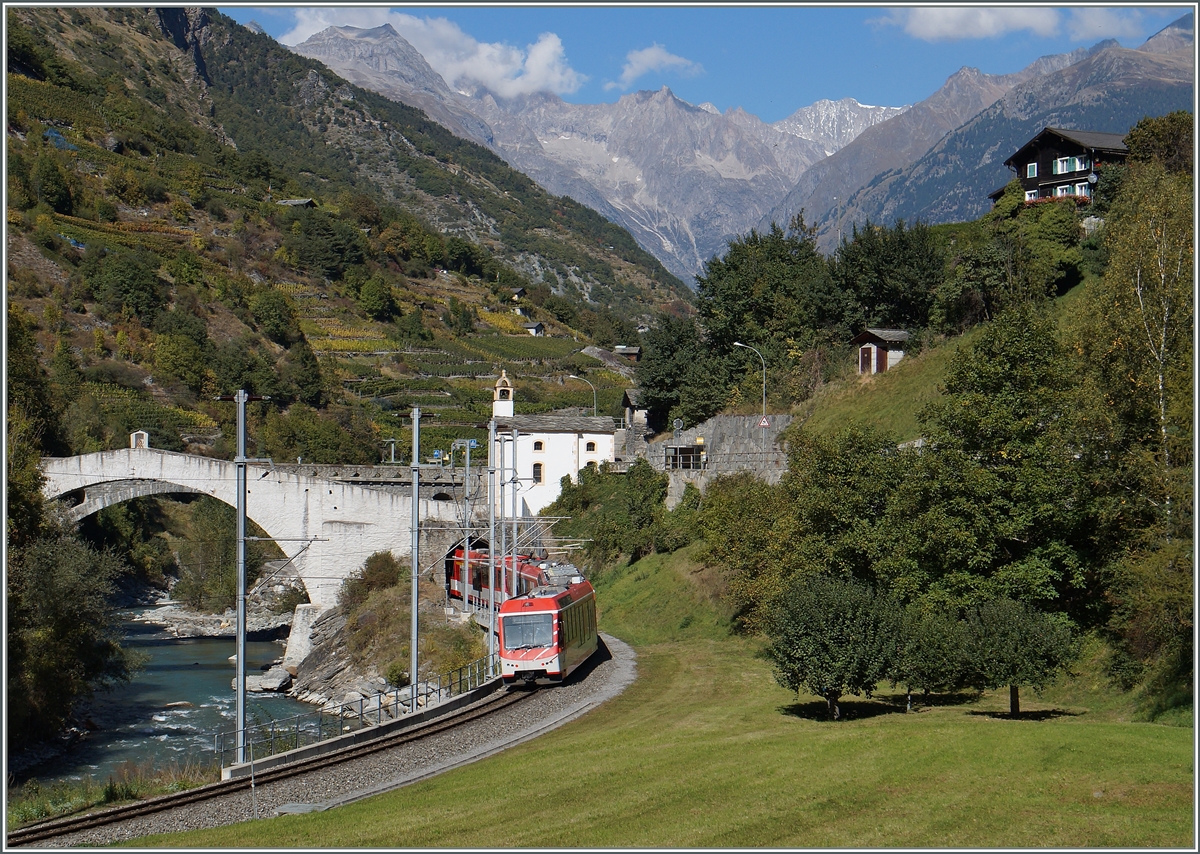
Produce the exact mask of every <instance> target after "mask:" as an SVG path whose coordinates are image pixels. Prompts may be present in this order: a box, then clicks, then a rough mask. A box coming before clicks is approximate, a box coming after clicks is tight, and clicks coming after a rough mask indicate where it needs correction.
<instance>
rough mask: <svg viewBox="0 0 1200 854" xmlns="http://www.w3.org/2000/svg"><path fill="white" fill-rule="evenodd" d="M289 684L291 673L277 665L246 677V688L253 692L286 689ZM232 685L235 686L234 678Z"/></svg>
mask: <svg viewBox="0 0 1200 854" xmlns="http://www.w3.org/2000/svg"><path fill="white" fill-rule="evenodd" d="M291 684H292V674H290V673H288V672H287V671H286V670H284V669H283V668H282V667H279V666H278V665H276V666H274V667H272V668H271V669H270V670H268V671H267V672H266V673H262V674H258V675H254V676H247V677H246V690H247V691H251V692H254V693H260V692H263V691H286V690H287V689H288V688H289V687H290V686H291ZM233 687H234V688H237V679H236V678H235V679H234V680H233Z"/></svg>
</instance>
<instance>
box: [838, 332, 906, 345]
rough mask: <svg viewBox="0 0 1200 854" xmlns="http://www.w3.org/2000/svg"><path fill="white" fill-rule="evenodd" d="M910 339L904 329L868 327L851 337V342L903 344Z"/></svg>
mask: <svg viewBox="0 0 1200 854" xmlns="http://www.w3.org/2000/svg"><path fill="white" fill-rule="evenodd" d="M908 339H909V334H908V333H907V332H905V331H904V330H903V329H867V330H866V331H864V332H860V333H858V334H857V335H855V336H854V337H853V338H851V339H850V343H851V344H868V343H876V344H880V343H882V344H902V343H904V342H905V341H907V340H908Z"/></svg>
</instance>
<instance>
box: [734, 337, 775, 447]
mask: <svg viewBox="0 0 1200 854" xmlns="http://www.w3.org/2000/svg"><path fill="white" fill-rule="evenodd" d="M733 346H734V347H745V348H746V349H747V350H754V352H755V353H756V354H757V355H758V359H759V361H760V362H762V371H763V383H762V385H763V393H762V420H761V421H759V422H758V424H759V426H760V427H762V450H763V465H764V466H765V465H766V464H767V360H766V359H764V358H763V354H762V353H759V352H758V350H757V349H755V348H754V347H751V346H750V345H749V344H743V343H742V342H741V341H734V342H733Z"/></svg>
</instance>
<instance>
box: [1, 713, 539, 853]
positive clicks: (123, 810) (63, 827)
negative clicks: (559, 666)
mask: <svg viewBox="0 0 1200 854" xmlns="http://www.w3.org/2000/svg"><path fill="white" fill-rule="evenodd" d="M534 694H535V692H534V691H530V690H515V691H514V690H510V691H503V692H499V693H497V694H495V695H493V696H491V697H488V698H486V699H483V700H480V701H479V702H477V703H474V704H472V705H470V706H467V707H465V708H464V709H462V710H461V711H458V712H456V713H454V714H451V715H447V716H445V717H441V718H436V719H434V720H431V721H428V722H426V723H423V724H419V725H417V726H415V727H413V728H411V729H406V730H403V731H401V732H396V733H391V734H388V735H383V736H380V737H379V738H376V739H372V740H371V741H368V742H365V743H362V742H360V743H358V744H355V745H352V746H348V747H345V748H342V749H339V750H336V751H333V752H331V753H327V754H324V755H322V756H317V757H313V758H311V759H306V760H300V761H297V762H294V763H289V764H288V765H286V766H283V767H279V768H273V769H270V770H267V771H263V772H260V773H257V774H255V775H254V777H253V779H252V778H250V777H239V778H235V779H230V780H222V781H220V782H217V783H208V784H206V785H203V786H200V787H197V788H195V789H189V790H188V791H186V792H176V793H173V794H169V795H160V796H158V797H154V798H148V799H146V800H143V801H137V802H135V803H131V804H123V805H121V806H116V807H110V808H108V809H103V810H99V811H96V812H91V813H87V814H84V815H78V816H71V817H69V818H60V819H53V820H50V821H44V822H39V823H38V824H34V825H30V826H28V827H22V828H18V829H16V830H11V831H9V832H8V834H7V836H6V842H7V845H8V847H18V846H21V845H28V844H30V843H34V842H46V841H48V840H54V839H58V838H61V837H66V836H70V835H71V834H74V833H77V832H79V831H83V830H91V829H94V828H99V827H104V826H106V825H114V824H119V823H121V822H123V821H127V820H129V819H132V818H137V817H140V816H145V815H149V814H152V813H162V812H167V811H169V810H173V809H177V808H180V807H188V806H193V805H195V804H198V803H202V802H204V801H210V800H214V799H217V798H222V797H225V796H226V795H230V794H235V793H237V792H240V791H245V790H249V789H251V788H252V787H254V786H259V787H261V786H265V785H268V784H271V783H275V782H279V781H281V780H288V779H291V778H296V777H300V776H302V775H305V774H309V773H312V772H314V771H319V770H321V769H325V768H329V767H331V766H334V765H339V764H341V763H344V762H349V761H351V760H354V759H359V758H361V757H365V756H369V755H370V754H373V753H379V752H382V751H385V750H389V749H392V748H396V747H399V746H402V745H407V744H412V743H413V742H418V741H421V740H423V739H428V738H431V737H433V736H436V735H439V734H441V733H444V732H447V731H448V730H453V729H456V728H458V727H462V726H466V725H468V724H470V723H472V722H475V721H479V720H480V719H482V718H486V717H488V716H490V715H494V714H497V713H498V712H501V711H503V710H505V709H508V708H510V707H512V706H514V705H516V704H518V703H521V702H523V701H524V700H526V699H527V698H529V697H532V696H534Z"/></svg>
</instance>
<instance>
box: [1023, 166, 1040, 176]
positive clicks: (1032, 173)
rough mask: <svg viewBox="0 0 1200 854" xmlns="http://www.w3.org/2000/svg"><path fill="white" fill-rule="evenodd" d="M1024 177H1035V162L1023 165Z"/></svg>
mask: <svg viewBox="0 0 1200 854" xmlns="http://www.w3.org/2000/svg"><path fill="white" fill-rule="evenodd" d="M1025 177H1026V178H1036V177H1037V164H1036V163H1030V164H1029V165H1027V166H1026V167H1025Z"/></svg>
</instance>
